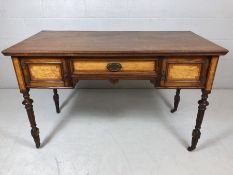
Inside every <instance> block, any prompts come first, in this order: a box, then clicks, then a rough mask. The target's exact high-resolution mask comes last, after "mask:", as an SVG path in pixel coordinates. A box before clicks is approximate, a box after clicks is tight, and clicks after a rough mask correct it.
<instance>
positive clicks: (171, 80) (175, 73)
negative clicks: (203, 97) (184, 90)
mask: <svg viewBox="0 0 233 175" xmlns="http://www.w3.org/2000/svg"><path fill="white" fill-rule="evenodd" d="M208 63H209V59H208V57H203V58H182V57H180V58H179V57H176V58H168V59H164V60H163V66H162V79H161V85H162V86H171V87H174V86H181V87H186V86H189V87H202V86H204V82H205V78H206V72H207V68H208Z"/></svg>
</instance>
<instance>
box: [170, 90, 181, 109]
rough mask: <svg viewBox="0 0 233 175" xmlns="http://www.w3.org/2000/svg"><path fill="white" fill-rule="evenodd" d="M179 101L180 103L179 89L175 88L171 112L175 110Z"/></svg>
mask: <svg viewBox="0 0 233 175" xmlns="http://www.w3.org/2000/svg"><path fill="white" fill-rule="evenodd" d="M179 103H180V89H176V95H175V96H174V108H173V109H172V110H171V113H174V112H176V111H177V108H178V105H179Z"/></svg>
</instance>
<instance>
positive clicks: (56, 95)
mask: <svg viewBox="0 0 233 175" xmlns="http://www.w3.org/2000/svg"><path fill="white" fill-rule="evenodd" d="M53 100H54V103H55V107H56V111H57V113H60V108H59V95H58V93H57V89H53Z"/></svg>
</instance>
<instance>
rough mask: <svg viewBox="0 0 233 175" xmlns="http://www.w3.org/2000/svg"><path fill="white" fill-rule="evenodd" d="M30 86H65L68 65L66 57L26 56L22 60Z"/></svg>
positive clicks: (27, 83) (27, 82)
mask: <svg viewBox="0 0 233 175" xmlns="http://www.w3.org/2000/svg"><path fill="white" fill-rule="evenodd" d="M21 65H22V68H23V72H24V77H25V82H26V85H27V86H28V87H65V86H66V85H67V75H68V74H67V67H66V62H65V60H64V59H62V58H61V59H60V58H58V59H55V58H25V59H22V60H21Z"/></svg>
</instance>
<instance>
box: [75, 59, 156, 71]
mask: <svg viewBox="0 0 233 175" xmlns="http://www.w3.org/2000/svg"><path fill="white" fill-rule="evenodd" d="M72 63H73V72H74V73H77V74H80V73H91V72H96V73H113V72H155V71H156V64H157V62H156V61H155V60H73V61H72Z"/></svg>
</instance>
